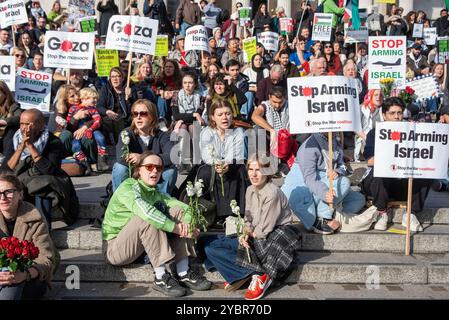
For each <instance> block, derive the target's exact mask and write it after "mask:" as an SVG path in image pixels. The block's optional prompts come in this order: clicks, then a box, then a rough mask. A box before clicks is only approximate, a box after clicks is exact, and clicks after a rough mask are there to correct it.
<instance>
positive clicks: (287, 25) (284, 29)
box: [279, 18, 293, 35]
mask: <svg viewBox="0 0 449 320" xmlns="http://www.w3.org/2000/svg"><path fill="white" fill-rule="evenodd" d="M279 26H280V29H281V34H283V35H286V34H289V33H292V32H293V19H292V18H279Z"/></svg>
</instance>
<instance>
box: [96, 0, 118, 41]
mask: <svg viewBox="0 0 449 320" xmlns="http://www.w3.org/2000/svg"><path fill="white" fill-rule="evenodd" d="M97 11H99V12H101V17H100V25H99V26H98V28H99V30H98V32H99V33H100V36H106V35H107V33H108V26H109V19H111V17H112V16H113V15H116V14H119V11H118V7H117V5H116V4H115V3H114V0H109V1H108V2H107V3H106V5H105V6H103V5H102V2H101V1H100V2H99V3H98V5H97Z"/></svg>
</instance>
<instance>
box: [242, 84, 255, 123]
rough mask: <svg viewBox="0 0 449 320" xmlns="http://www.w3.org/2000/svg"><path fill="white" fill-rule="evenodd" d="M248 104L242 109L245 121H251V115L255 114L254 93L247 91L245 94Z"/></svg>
mask: <svg viewBox="0 0 449 320" xmlns="http://www.w3.org/2000/svg"><path fill="white" fill-rule="evenodd" d="M245 97H246V100H247V101H246V103H245V104H243V105H242V107H241V108H240V113H241V114H242V116H243V118H244V119H245V120H251V119H250V117H251V113H252V112H253V104H254V92H252V91H247V92H245Z"/></svg>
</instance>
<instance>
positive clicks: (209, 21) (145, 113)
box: [0, 0, 449, 300]
mask: <svg viewBox="0 0 449 320" xmlns="http://www.w3.org/2000/svg"><path fill="white" fill-rule="evenodd" d="M215 2H216V1H215V0H210V1H206V0H202V1H201V2H200V3H196V2H195V1H193V0H182V1H180V3H179V6H178V8H177V10H176V15H175V16H174V17H172V19H170V15H169V14H168V13H167V8H166V6H165V4H164V1H163V0H145V1H144V6H143V12H139V9H138V5H137V4H138V2H137V1H136V0H131V1H130V2H129V5H128V6H127V7H126V9H125V12H124V14H127V15H140V16H145V17H149V18H151V19H156V20H158V21H159V29H158V33H159V34H167V35H169V46H170V48H169V49H170V50H169V54H168V57H163V58H161V57H153V56H151V55H144V54H132V55H130V54H128V53H127V52H119V57H120V65H119V66H118V67H114V68H112V69H111V70H110V71H109V76H108V77H99V76H98V75H97V74H96V72H95V68H92V70H74V69H72V70H64V69H52V68H45V67H44V65H45V64H44V61H43V59H44V54H43V50H44V43H45V33H46V31H48V30H61V31H73V32H78V31H80V30H79V24H76V23H75V24H74V23H73V21H71V20H70V17H69V13H68V12H67V11H65V9H64V8H62V7H61V4H60V3H59V1H55V2H54V4H53V5H52V9H51V11H49V12H47V13H46V12H45V11H44V10H43V9H42V7H41V5H40V2H39V1H35V0H33V1H28V2H27V4H26V5H27V9H28V17H29V21H28V24H23V25H17V26H15V28H11V27H9V28H6V29H1V30H0V55H3V56H13V57H14V59H15V65H16V68H19V67H20V68H26V69H30V70H36V71H42V72H47V73H51V74H52V75H53V83H52V98H51V106H52V107H51V108H50V111H51V112H50V113H49V114H44V113H42V112H41V111H39V110H37V109H30V110H23V109H21V107H20V103H19V102H17V101H15V98H14V93H13V92H11V90H10V89H9V88H8V86H7V85H6V84H5V83H4V82H2V81H0V139H1V142H0V149H1V150H0V152H1V153H2V155H3V161H2V165H1V171H8V172H9V173H3V175H2V176H0V211H1V212H2V215H0V236H1V237H3V236H10V235H13V234H14V235H18V236H22V237H24V238H23V240H25V238H26V240H33V241H35V242H37V243H38V244H39V245H40V246H41V247H42V248H41V253H42V254H43V255H45V257H41V258H39V259H38V261H36V262H35V267H32V268H30V269H29V271H27V273H26V274H25V273H12V272H6V271H2V272H0V298H12V299H14V298H20V296H23V297H25V296H27V295H33V294H34V296H38V295H41V294H42V293H43V292H44V291H45V290H42V283H43V282H45V281H47V282H49V281H50V280H51V272H50V269H52V268H54V267H55V264H56V261H55V259H54V257H53V255H54V252H52V250H53V247H52V243H51V238H50V236H49V230H50V229H51V213H52V211H54V210H55V208H59V209H60V210H61V211H62V212H63V213H64V217H65V218H66V219H67V221H69V222H73V221H74V219H76V215H77V210H78V207H77V204H78V200H77V198H76V193H75V190H74V187H73V185H72V182H71V180H70V176H74V175H91V174H95V172H108V171H109V172H112V191H113V195H112V197H111V198H110V199H109V205H108V207H107V210H106V213H105V216H104V220H103V224H102V235H103V243H104V250H103V252H104V255H105V260H106V261H107V262H108V263H110V264H112V265H118V266H120V265H127V264H130V263H132V262H134V261H136V260H137V259H138V258H139V257H140V256H141V255H142V254H143V253H146V254H147V257H148V259H149V262H150V263H151V264H152V266H153V268H154V271H155V279H156V280H155V283H154V288H155V289H156V290H159V291H161V292H163V293H164V294H166V295H167V296H182V295H184V294H185V293H186V291H185V287H188V288H190V289H193V290H208V289H210V287H211V283H210V282H209V281H208V280H207V279H205V278H204V277H203V276H202V275H200V274H199V273H198V272H197V271H195V270H194V268H191V267H190V266H189V257H195V256H196V255H197V252H196V250H195V246H194V243H193V241H192V238H197V237H198V236H199V230H197V229H195V230H193V232H189V223H191V219H192V217H191V214H190V213H189V210H188V206H187V205H186V204H184V202H183V201H184V200H185V196H186V194H185V192H184V191H185V188H186V185H187V182H188V181H192V182H194V181H196V180H199V179H202V181H203V183H204V185H203V187H204V194H202V195H201V197H202V198H203V199H204V200H205V201H208V202H211V203H213V204H215V206H214V207H215V212H214V216H213V221H211V223H210V225H212V227H213V228H217V229H224V228H225V222H226V220H227V218H228V217H229V216H233V215H234V214H235V212H234V210H233V209H232V208H231V207H230V203H231V201H232V200H235V201H236V202H237V205H238V206H239V208H240V210H241V211H242V213H243V215H244V219H245V228H244V234H243V235H242V236H241V237H239V238H238V239H237V238H229V237H224V236H223V237H222V236H208V237H205V238H202V239H201V241H200V242H199V243H198V245H199V246H200V249H201V250H200V251H201V254H200V256H201V255H204V256H205V266H206V267H207V268H209V269H214V268H215V269H217V270H218V271H219V272H220V273H221V274H222V275H223V277H224V278H225V280H226V283H225V289H226V290H235V289H237V288H239V287H240V286H242V285H243V284H244V283H245V282H246V281H247V280H248V281H249V280H251V283H250V285H249V287H248V290H247V292H246V294H245V298H246V299H249V300H254V299H259V298H260V297H262V296H263V295H264V293H265V291H266V290H267V288H268V287H269V286H270V284H271V283H272V281H273V280H275V279H276V278H280V277H282V276H283V275H284V273H285V272H286V271H287V269H288V267H289V265H290V264H291V263H292V261H293V260H294V255H295V252H296V251H297V249H298V242H299V241H300V234H299V231H298V229H296V228H294V227H292V224H293V216H294V215H296V216H297V217H298V218H299V220H300V221H301V222H302V224H303V226H304V228H305V229H306V230H308V231H313V232H316V233H319V234H333V233H335V232H338V231H339V230H340V229H341V228H342V223H341V222H340V221H339V220H338V219H337V218H336V216H335V210H338V211H339V212H340V213H341V214H345V213H346V214H351V215H353V214H362V215H363V213H362V212H363V211H364V207H365V208H366V199H370V200H371V201H372V203H373V205H374V206H375V207H376V208H377V211H376V214H375V215H371V216H369V217H368V216H367V218H366V219H368V220H369V221H368V223H367V222H366V221H364V225H366V226H367V227H366V229H369V228H370V227H372V226H374V228H375V229H376V230H386V229H387V228H388V224H389V223H390V221H391V218H392V217H391V211H389V209H390V208H389V206H388V202H389V200H405V199H404V198H405V197H406V194H405V190H406V187H405V185H406V181H405V180H400V179H386V178H377V177H374V176H373V173H372V170H371V169H372V166H373V164H374V160H373V159H374V157H375V155H374V136H375V134H374V132H375V128H376V123H378V122H380V121H420V120H422V119H424V120H425V121H429V122H442V123H449V100H448V97H449V96H448V94H449V92H448V90H447V81H446V75H447V70H446V66H445V64H443V63H440V62H439V61H438V55H437V48H436V46H434V45H427V44H426V43H425V41H424V39H422V38H415V37H413V29H414V24H417V23H419V24H423V25H424V26H425V27H426V26H434V27H436V28H437V34H438V36H446V35H449V18H448V15H447V10H446V9H442V10H441V12H440V17H439V18H438V19H436V20H435V21H431V20H430V19H429V17H427V15H426V13H425V12H423V11H418V12H415V11H411V12H409V13H407V14H405V15H403V14H404V10H403V9H402V8H401V7H398V6H396V5H392V6H389V12H388V14H387V15H385V16H384V15H382V14H380V13H379V11H378V10H377V8H374V9H373V11H372V12H371V13H370V14H369V16H368V19H367V21H366V25H367V26H368V27H369V28H370V30H369V33H370V35H371V36H383V35H385V36H400V35H402V36H406V37H407V78H410V79H411V78H414V77H417V76H420V75H432V74H433V75H434V76H435V78H436V80H437V82H438V84H439V86H440V89H441V91H442V93H443V95H442V96H441V97H436V98H434V99H429V100H427V101H425V103H421V104H417V103H411V104H409V105H406V104H405V103H404V102H403V101H402V100H401V99H399V98H397V97H388V96H383V94H382V91H381V90H368V69H367V68H368V59H369V56H368V48H367V43H359V44H357V45H356V44H348V43H346V42H345V36H344V29H343V25H344V24H343V16H344V11H345V8H343V7H339V4H338V3H339V1H334V0H323V1H320V3H321V5H322V6H320V7H321V9H320V10H321V11H322V12H324V13H333V14H334V18H333V22H332V35H331V39H330V41H313V40H312V39H311V35H312V23H313V16H314V10H315V9H316V6H315V5H313V8H312V6H311V1H301V4H300V7H299V8H297V9H298V11H297V12H295V13H294V14H293V13H292V16H293V17H292V18H293V26H294V28H293V30H292V32H290V33H287V34H282V32H281V30H280V22H279V21H280V20H279V19H280V18H283V17H286V15H285V10H284V8H282V7H278V8H276V9H275V10H273V11H272V12H271V13H270V11H269V10H268V8H267V4H266V3H262V4H260V6H259V7H258V8H257V10H255V12H254V17H253V19H252V20H251V21H249V22H247V23H246V24H245V25H244V26H242V25H240V23H239V14H238V11H237V10H238V8H240V7H242V3H240V2H237V4H236V7H235V8H233V12H229V11H228V10H226V9H223V8H220V7H218V6H217V5H216V3H215ZM96 10H97V11H98V12H99V14H100V15H99V21H98V25H97V29H98V34H97V39H96V41H97V43H99V44H104V41H105V37H106V34H107V29H108V22H109V19H110V18H111V17H112V16H113V15H117V14H119V9H118V7H117V5H116V4H115V3H114V0H100V1H99V2H98V4H97V7H96ZM82 16H83V13H82V12H80V15H79V17H82ZM377 22H378V23H377ZM200 24H202V25H204V26H205V27H206V28H207V32H208V37H209V38H208V42H209V47H210V50H209V51H208V52H201V51H186V50H185V36H186V30H187V29H188V28H189V27H192V26H195V25H200ZM265 31H273V32H276V33H278V34H279V50H278V51H276V52H273V51H268V50H267V49H266V48H264V46H263V44H262V43H260V42H258V43H257V53H256V54H255V55H254V56H252V57H251V59H249V61H248V59H246V58H245V56H244V54H243V46H242V40H243V39H245V38H247V37H250V36H256V37H257V36H258V35H259V34H260V33H262V32H265ZM129 64H131V70H132V73H131V75H130V79H127V77H128V67H129ZM338 75H341V76H346V77H350V78H354V79H356V83H357V90H358V95H359V100H360V110H361V123H362V131H360V132H356V133H354V132H345V133H342V134H333V135H332V139H333V141H332V144H333V153H332V155H333V158H332V161H333V165H334V167H333V168H332V169H328V166H327V160H326V159H327V158H328V157H329V150H328V145H329V143H328V141H327V139H328V136H327V134H324V133H315V134H299V135H292V134H290V133H289V128H290V120H291V119H289V105H288V99H287V91H286V89H285V88H286V87H287V79H289V78H295V77H315V76H338ZM128 80H129V81H128ZM127 83H129V86H128V85H127ZM250 130H253V131H254V132H255V133H256V135H260V134H262V135H263V137H266V139H262V140H263V141H262V142H263V143H260V145H257V146H256V149H255V150H252V149H251V147H250V146H249V145H250V144H251V143H250V142H249V141H248V140H249V139H248V132H249V131H250ZM192 141H193V142H192ZM195 141H196V142H197V143H198V146H199V150H197V148H196V147H195ZM114 148H115V158H114V157H112V156H111V155H110V154H109V153H108V150H109V151H110V150H113V149H114ZM282 149H288V150H289V151H288V152H284V154H281V153H282V152H281V150H282ZM173 150H178V152H174V151H173ZM267 155H269V156H267ZM351 161H356V162H358V161H366V162H367V165H368V171H367V174H366V175H365V176H366V177H364V179H363V181H362V182H361V190H362V191H361V192H355V191H353V190H352V189H351V182H350V180H349V179H348V177H347V176H348V175H350V174H351V172H350V170H348V167H347V163H348V162H351ZM111 164H112V165H111ZM181 174H182V175H187V178H185V180H184V182H183V183H182V185H181V187H179V188H177V187H176V182H177V178H178V176H179V175H181ZM16 177H17V178H16ZM273 177H278V178H280V177H284V178H285V181H284V183H283V185H282V187H277V186H276V185H275V184H273V182H272V178H273ZM330 178H332V181H333V186H334V187H333V192H331V191H330V188H329V181H330ZM17 179H18V180H17ZM447 181H448V180H441V181H432V180H420V181H419V183H415V184H414V185H413V191H412V193H413V195H412V198H413V202H412V215H411V217H412V218H411V230H412V231H414V232H418V231H422V226H421V224H420V222H419V213H420V211H421V210H422V208H423V203H424V201H425V199H426V197H427V194H428V192H429V190H430V188H431V187H433V188H434V189H435V190H437V191H444V190H447V189H448V182H447ZM23 200H27V201H28V202H30V203H32V204H34V206H35V207H36V208H37V210H36V209H35V208H33V206H32V205H31V204H28V203H26V202H23ZM330 204H332V205H333V206H330ZM334 208H337V209H334ZM25 215H26V216H31V217H32V218H30V219H33V220H32V221H34V223H36V224H38V227H37V229H33V230H34V232H35V233H36V234H35V235H33V234H28V233H26V236H23V232H22V233H19V231H17V230H16V229H18V228H20V227H21V226H20V223H22V221H21V220H19V219H18V218H17V217H18V216H19V217H20V216H25ZM404 217H405V216H404ZM16 218H17V220H16ZM16 221H17V223H15V222H16ZM19 221H20V223H19ZM45 221H46V222H47V224H45V223H44V222H45ZM403 225H405V219H403ZM354 229H357V227H354ZM360 229H361V227H360V228H358V229H357V230H360ZM246 248H251V257H252V258H253V259H252V260H253V261H252V262H248V261H247V260H245V256H246V252H247V251H246V250H245V249H246ZM275 257H280V258H279V259H277V258H275ZM170 262H175V265H176V272H174V273H173V274H172V273H170V272H166V271H167V270H166V269H167V268H166V265H168V264H169V263H170ZM39 281H40V283H39ZM36 283H37V284H38V285H37V286H36ZM24 284H25V285H24ZM31 284H33V286H31ZM27 286H28V287H31V289H30V288H28V289H27ZM11 288H14V290H10V289H11ZM36 288H37V289H36ZM30 292H31V293H30Z"/></svg>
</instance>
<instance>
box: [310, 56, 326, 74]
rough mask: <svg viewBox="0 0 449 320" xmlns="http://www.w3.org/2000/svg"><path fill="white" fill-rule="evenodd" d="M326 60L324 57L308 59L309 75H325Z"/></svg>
mask: <svg viewBox="0 0 449 320" xmlns="http://www.w3.org/2000/svg"><path fill="white" fill-rule="evenodd" d="M326 69H327V62H326V59H325V58H324V57H320V58H317V59H313V60H311V61H310V73H309V76H311V77H319V76H327V71H326Z"/></svg>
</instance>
